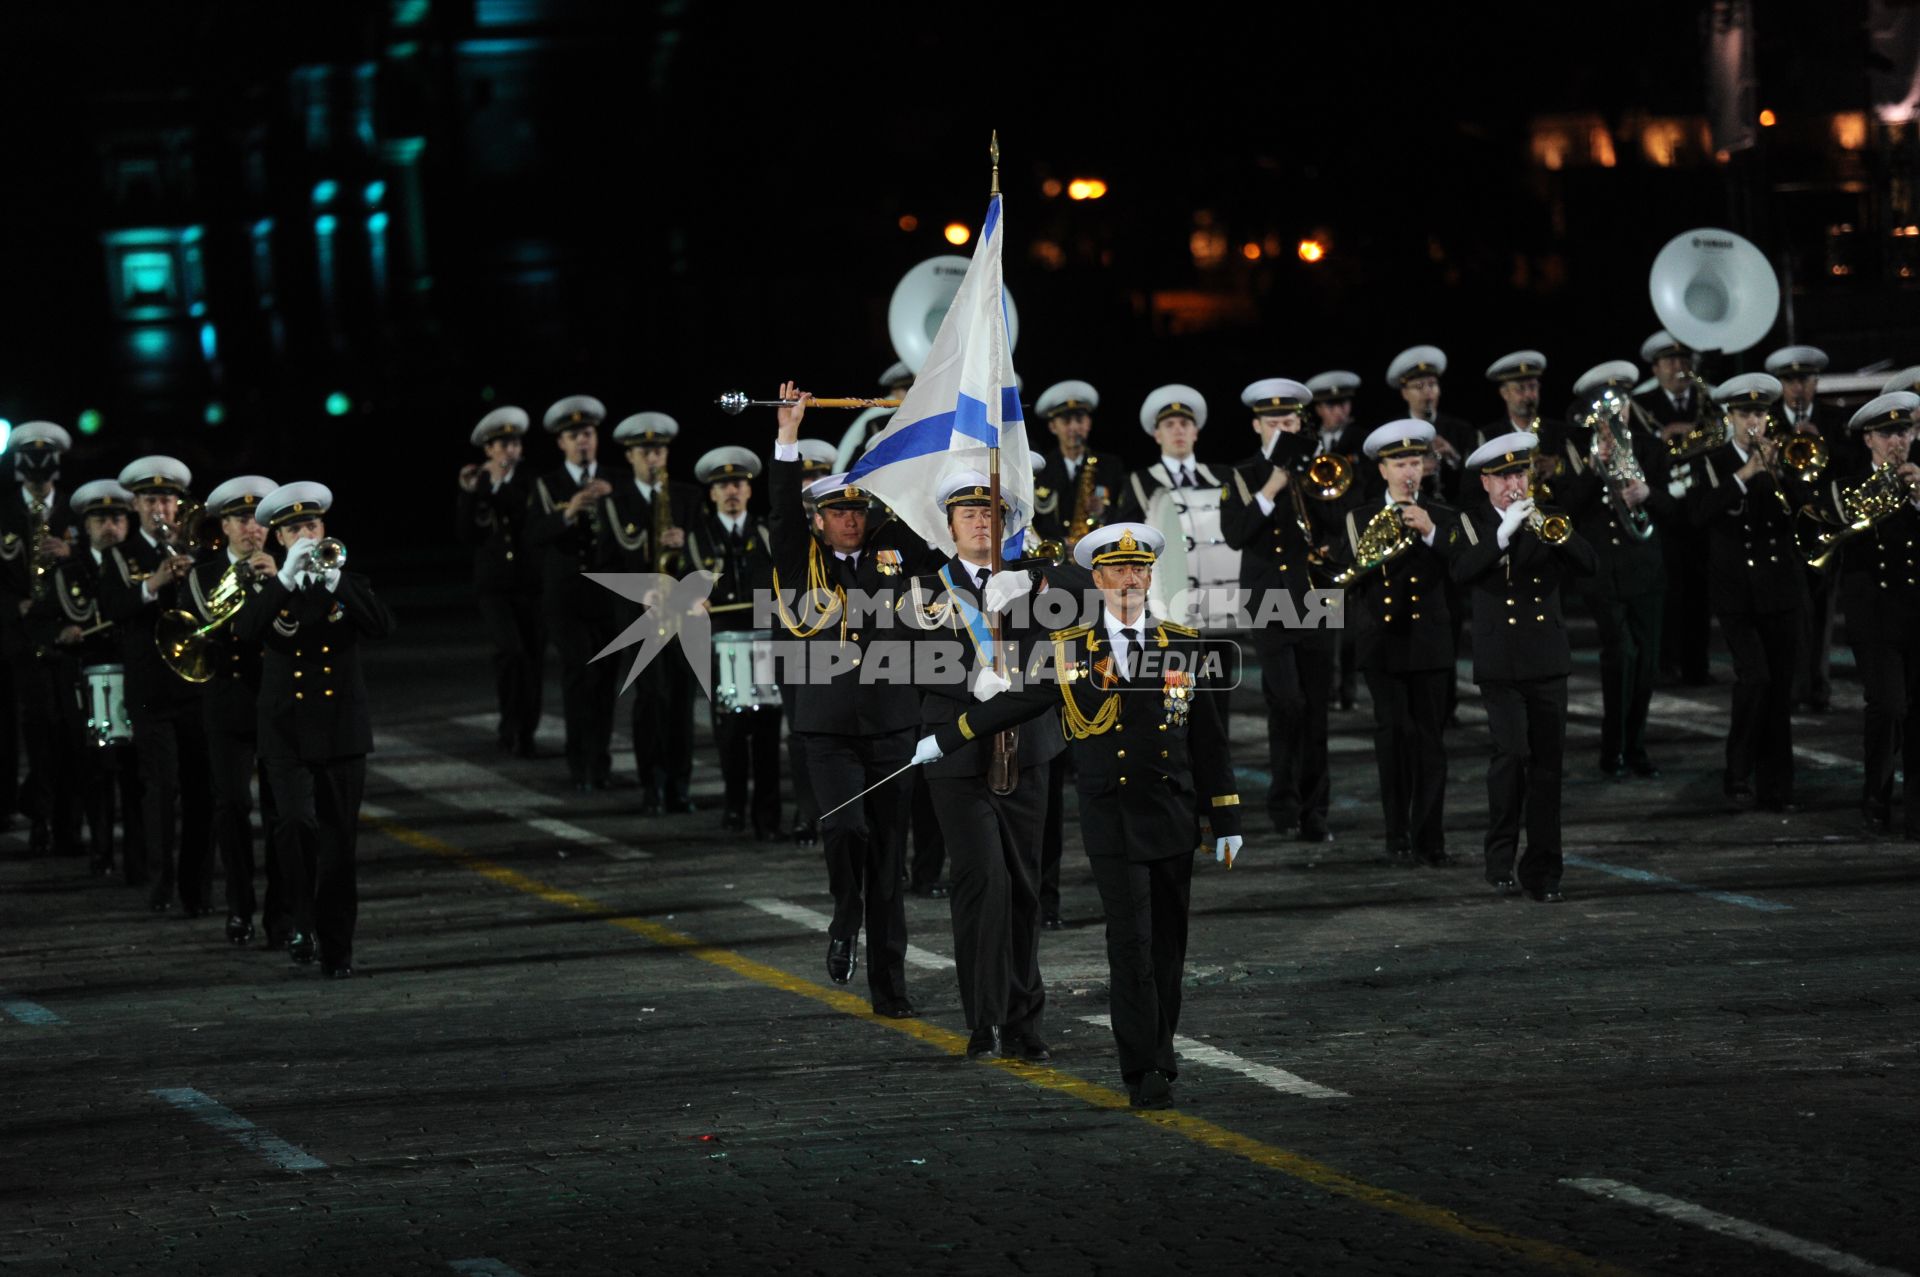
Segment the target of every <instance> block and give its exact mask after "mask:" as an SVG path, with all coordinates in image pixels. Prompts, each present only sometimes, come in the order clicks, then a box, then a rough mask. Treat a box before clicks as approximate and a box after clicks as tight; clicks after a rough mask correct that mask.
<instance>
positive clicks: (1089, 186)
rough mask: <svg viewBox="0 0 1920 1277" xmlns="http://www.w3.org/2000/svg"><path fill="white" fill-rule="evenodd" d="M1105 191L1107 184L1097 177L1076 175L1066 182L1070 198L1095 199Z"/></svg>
mask: <svg viewBox="0 0 1920 1277" xmlns="http://www.w3.org/2000/svg"><path fill="white" fill-rule="evenodd" d="M1106 193H1107V184H1106V183H1105V182H1103V181H1101V180H1100V179H1099V178H1097V177H1076V178H1074V179H1073V180H1072V181H1071V182H1068V183H1067V198H1068V199H1070V200H1097V199H1099V198H1100V197H1101V196H1103V195H1105V194H1106Z"/></svg>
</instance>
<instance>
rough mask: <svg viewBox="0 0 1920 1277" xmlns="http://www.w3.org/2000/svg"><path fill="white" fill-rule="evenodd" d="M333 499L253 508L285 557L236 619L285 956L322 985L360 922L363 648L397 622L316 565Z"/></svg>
mask: <svg viewBox="0 0 1920 1277" xmlns="http://www.w3.org/2000/svg"><path fill="white" fill-rule="evenodd" d="M332 509H333V493H332V492H330V491H329V490H328V489H327V488H326V486H325V485H324V484H319V483H307V482H302V483H289V484H287V485H285V486H284V487H280V488H275V489H274V490H273V491H272V492H270V493H268V494H267V495H266V497H265V498H263V499H262V500H261V502H260V504H259V505H258V506H256V507H255V509H254V517H255V518H256V519H257V520H258V521H259V522H260V523H261V524H263V525H264V526H265V527H266V528H267V529H269V530H270V531H271V532H272V533H273V537H274V539H275V540H276V541H277V542H279V544H280V546H281V548H282V549H283V550H284V551H285V552H286V558H285V562H284V563H283V564H282V565H281V567H280V570H279V571H278V572H277V573H274V574H272V575H269V576H266V577H264V578H262V579H261V581H260V583H259V584H260V588H259V589H258V590H256V591H254V592H253V593H252V594H250V595H249V596H248V598H247V601H246V603H245V605H243V606H242V607H241V609H240V614H239V615H238V616H236V617H235V618H234V620H233V623H232V625H233V630H234V637H235V638H236V639H237V640H238V641H240V642H242V643H259V644H262V645H264V648H265V651H264V654H263V655H262V658H261V674H260V699H259V734H260V735H259V739H260V758H261V761H262V762H263V763H264V764H265V766H266V769H267V778H268V781H269V783H270V784H271V785H272V787H273V796H274V802H275V805H276V807H277V809H278V819H277V823H278V826H279V828H278V829H276V830H275V831H274V841H275V844H276V851H277V853H278V855H279V857H280V871H281V881H282V883H283V884H284V886H285V889H286V893H287V897H288V899H289V900H290V902H291V906H292V912H293V931H292V934H291V935H290V937H289V939H288V942H287V954H288V956H289V957H290V958H291V959H292V960H293V961H294V962H295V963H300V964H306V963H310V962H312V961H313V960H314V957H315V952H316V949H317V951H318V956H319V959H320V974H321V975H322V976H325V977H327V978H329V979H336V980H337V979H344V978H346V977H348V976H351V975H352V974H353V933H354V924H355V922H356V921H357V919H358V915H359V885H358V878H357V872H358V871H357V869H356V866H355V847H356V844H357V842H358V836H359V827H360V799H361V796H362V794H363V793H364V792H365V790H366V781H367V755H368V754H370V753H372V752H373V722H372V719H371V717H370V716H369V710H368V701H367V684H366V678H365V675H364V674H363V672H362V670H361V667H360V645H361V644H362V643H364V642H367V641H369V640H377V639H383V638H385V637H387V636H388V635H389V634H391V633H392V632H393V614H392V613H391V612H389V611H388V610H387V608H386V605H385V604H384V603H382V602H381V601H380V600H379V598H378V597H377V596H376V595H375V594H374V592H373V586H372V584H371V583H369V582H368V580H367V578H366V577H365V576H363V575H361V574H360V573H358V572H347V571H345V570H344V569H342V568H341V567H339V566H329V565H328V564H327V562H326V560H325V558H324V557H322V556H321V555H319V554H316V551H317V550H318V549H320V548H321V547H322V545H323V543H324V542H325V541H326V540H327V526H326V516H327V515H328V514H329V513H330V512H331V511H332Z"/></svg>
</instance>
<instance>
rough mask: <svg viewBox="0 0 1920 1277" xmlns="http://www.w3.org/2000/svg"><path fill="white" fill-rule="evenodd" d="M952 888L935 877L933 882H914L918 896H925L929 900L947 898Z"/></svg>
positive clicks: (914, 892)
mask: <svg viewBox="0 0 1920 1277" xmlns="http://www.w3.org/2000/svg"><path fill="white" fill-rule="evenodd" d="M950 890H951V888H949V887H948V886H947V884H946V883H945V882H942V881H940V880H939V879H935V880H934V881H932V882H916V883H914V884H913V894H914V895H916V896H925V897H927V899H929V900H945V899H946V898H947V895H948V893H949V891H950Z"/></svg>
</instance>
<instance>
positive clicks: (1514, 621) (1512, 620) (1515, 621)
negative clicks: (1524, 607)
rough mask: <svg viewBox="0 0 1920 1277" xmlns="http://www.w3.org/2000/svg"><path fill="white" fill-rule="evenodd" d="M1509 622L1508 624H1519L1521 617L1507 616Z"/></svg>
mask: <svg viewBox="0 0 1920 1277" xmlns="http://www.w3.org/2000/svg"><path fill="white" fill-rule="evenodd" d="M1507 624H1508V625H1518V624H1520V618H1519V617H1517V616H1510V617H1508V618H1507Z"/></svg>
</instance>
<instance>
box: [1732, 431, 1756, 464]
mask: <svg viewBox="0 0 1920 1277" xmlns="http://www.w3.org/2000/svg"><path fill="white" fill-rule="evenodd" d="M1727 442H1728V443H1730V444H1732V445H1733V455H1734V456H1736V457H1738V458H1740V464H1741V465H1743V466H1744V465H1746V464H1747V458H1748V457H1750V456H1751V455H1753V454H1752V453H1749V452H1748V451H1747V450H1746V449H1745V448H1742V447H1741V446H1740V441H1739V440H1738V439H1735V438H1733V437H1731V436H1729V437H1728V439H1727Z"/></svg>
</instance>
